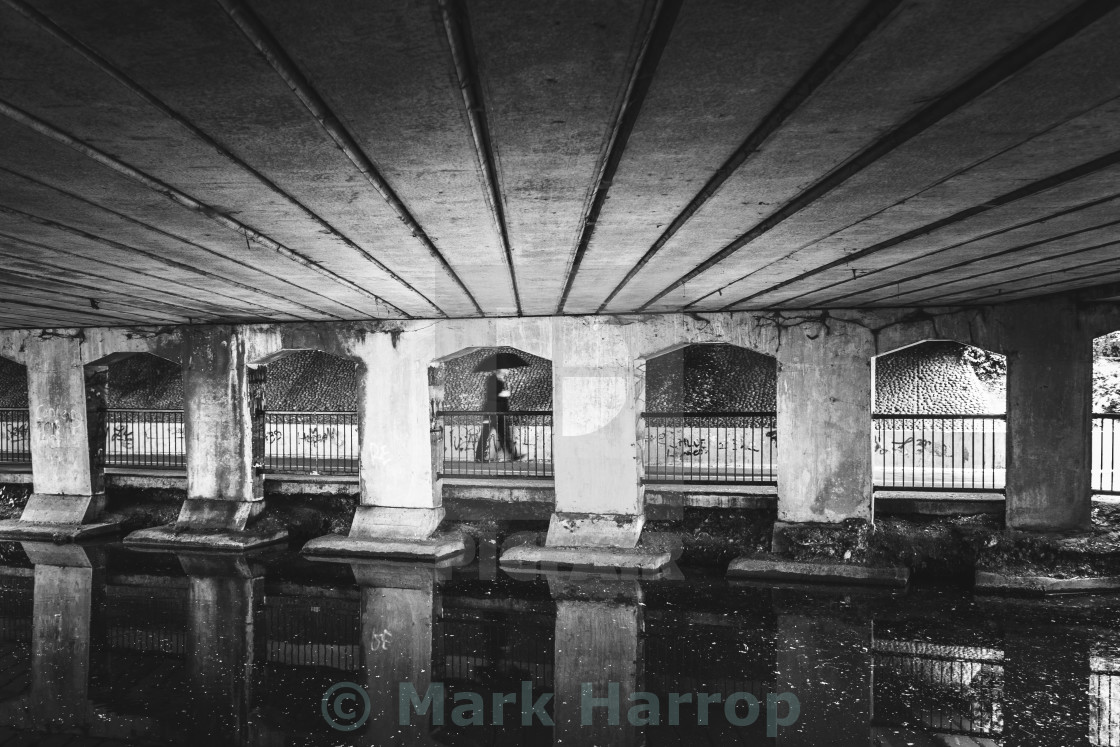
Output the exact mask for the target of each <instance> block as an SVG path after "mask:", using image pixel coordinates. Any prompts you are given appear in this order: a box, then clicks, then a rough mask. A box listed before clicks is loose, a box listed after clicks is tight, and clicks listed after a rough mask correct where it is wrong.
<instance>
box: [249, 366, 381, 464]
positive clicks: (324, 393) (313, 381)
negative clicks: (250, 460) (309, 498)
mask: <svg viewBox="0 0 1120 747" xmlns="http://www.w3.org/2000/svg"><path fill="white" fill-rule="evenodd" d="M360 367H361V363H360V362H359V361H356V360H352V359H349V358H343V357H340V356H337V355H331V354H330V353H325V352H322V351H319V350H284V351H281V352H279V353H277V354H274V355H271V356H269V357H268V358H267V359H265V360H263V361H261V362H260V363H259V364H258V365H256V366H253V367H251V369H250V378H251V379H252V380H254V383H255V384H256V389H257V390H258V393H257V394H254V395H253V398H254V399H256V400H258V401H259V404H258V406H259V408H260V409H261V410H262V412H263V416H262V417H261V418H259V423H258V422H254V426H255V428H256V429H257V431H258V432H257V433H255V434H254V436H255V438H254V442H255V443H254V453H255V454H256V455H257V456H256V459H257V460H258V462H259V463H261V464H262V466H263V468H264V470H265V471H266V472H268V473H270V474H284V475H357V474H358V472H359V469H360V466H359V465H360V457H361V439H360V436H359V428H358V381H359V373H360Z"/></svg>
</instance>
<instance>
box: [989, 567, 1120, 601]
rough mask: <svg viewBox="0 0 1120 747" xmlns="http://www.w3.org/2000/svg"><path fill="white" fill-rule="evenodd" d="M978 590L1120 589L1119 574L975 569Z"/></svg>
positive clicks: (1076, 591)
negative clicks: (1071, 574)
mask: <svg viewBox="0 0 1120 747" xmlns="http://www.w3.org/2000/svg"><path fill="white" fill-rule="evenodd" d="M975 590H976V591H977V592H980V593H987V594H1029V595H1033V596H1041V595H1046V594H1094V593H1098V594H1099V593H1107V592H1120V576H1099V577H1097V578H1054V577H1053V576H1017V575H1014V574H1010V573H996V572H993V571H976V585H975Z"/></svg>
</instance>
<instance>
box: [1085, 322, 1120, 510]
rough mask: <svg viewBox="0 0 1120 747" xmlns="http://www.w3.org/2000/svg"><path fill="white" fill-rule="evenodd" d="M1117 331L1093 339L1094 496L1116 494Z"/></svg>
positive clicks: (1119, 478)
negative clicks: (1095, 494)
mask: <svg viewBox="0 0 1120 747" xmlns="http://www.w3.org/2000/svg"><path fill="white" fill-rule="evenodd" d="M1118 436H1120V331H1118V332H1111V333H1109V334H1107V335H1101V336H1100V337H1098V338H1096V339H1095V340H1093V447H1092V448H1093V451H1092V470H1093V473H1092V487H1093V492H1094V493H1102V494H1108V495H1120V475H1118V474H1117V473H1118V471H1120V438H1118Z"/></svg>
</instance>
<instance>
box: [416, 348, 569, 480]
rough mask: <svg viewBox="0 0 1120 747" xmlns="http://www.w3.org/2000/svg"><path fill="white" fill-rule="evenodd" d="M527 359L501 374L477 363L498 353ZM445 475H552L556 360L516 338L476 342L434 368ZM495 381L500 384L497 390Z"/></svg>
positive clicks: (432, 389) (431, 379)
mask: <svg viewBox="0 0 1120 747" xmlns="http://www.w3.org/2000/svg"><path fill="white" fill-rule="evenodd" d="M507 354H512V355H516V356H518V357H519V358H520V359H522V360H524V361H525V362H526V363H528V365H527V366H523V367H515V368H510V369H509V370H508V371H507V373H506V374H505V376H504V377H503V378H501V379H497V378H495V375H494V374H493V373H490V374H488V373H487V372H486V371H478V370H476V367H477V366H479V365H480V364H482V363H483V362H484V359H485V358H487V357H488V356H491V355H507ZM428 383H429V396H430V398H431V408H432V413H431V414H432V421H433V431H434V432H436V433H437V434H438V439H439V443H438V444H437V445H436V446H435V448H436V449H437V457H436V462H437V464H438V465H439V467H438V470H437V471H438V473H439V475H440V476H441V477H444V476H456V477H471V476H476V475H479V476H485V478H487V479H493V478H501V477H550V476H551V475H552V406H553V402H552V391H553V387H552V361H551V360H550V359H548V358H545V357H543V356H539V355H535V354H533V353H530V352H527V351H526V350H523V349H521V348H517V347H513V346H509V345H496V346H482V345H474V346H468V347H465V348H462V349H460V350H457V351H455V352H453V353H449V354H447V355H444V356H441V357H439V358H437V359H435V360H433V361H432V362H431V364H430V365H429V367H428ZM490 387H497V389H495V390H494V391H490V390H489V388H490Z"/></svg>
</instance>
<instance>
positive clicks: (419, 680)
mask: <svg viewBox="0 0 1120 747" xmlns="http://www.w3.org/2000/svg"><path fill="white" fill-rule="evenodd" d="M351 567H352V569H353V571H354V578H355V579H356V580H357V582H358V584H359V586H361V589H362V663H363V668H364V671H365V678H366V679H365V690H366V693H367V694H368V696H369V699H370V708H369V712H368V713H369V720H368V722H367V723H365V724H364V726H363V727H362V728H363V729H364V731H363V732H361V733H364V734H365V735H367V736H370V737H376V739H375V741H376V743H377V744H384V745H401V746H402V747H404V746H405V745H409V746H410V747H413V746H415V747H419V746H420V745H428V744H431V745H434V744H437V742H436V740H433V739H431V738H430V732H431V729H432V716H433V711H434V709H433V710H429V711H428V712H427V713H425V714H419V713H417V712H415V711H414V710H413V711H411V712H410V713H409V715H408V718H407V720H405V722H404V723H402V719H401V718H400V715H401V714H400V710H401V692H402V688H403V689H405V690H407V688H409V687H411V688H412V689H413V690H415V692H416V693H417V694H418V696H419V698H423V697H424V696H425V694H426V693H427V692H428V687H429V685H431V684H432V669H433V661H432V644H433V640H434V638H435V636H436V635H437V632H436V629H437V621H438V618H439V614H440V610H439V604H440V603H439V595H438V593H437V589H436V585H437V582H438V581H439V580H440V578H441V577H444V576H445V575H446V574H447V572H448V571H447V570H446V569H444V568H439V567H437V566H435V565H433V564H428V563H416V562H413V563H403V562H399V561H396V562H394V561H391V560H369V561H357V562H354V563H352V564H351ZM448 700H450V697H449V696H448ZM408 703H409V701H408V699H407V697H405V699H404V705H405V707H406V708H407V707H408ZM361 705H362V704H361V703H359V704H357V706H356V707H361ZM451 708H452V706H451V705H447V707H446V708H445V710H446V712H447V714H448V715H449V714H450V712H451ZM332 716H335V717H339V721H340V723H344V724H345V723H346V721H347V719H346V717H345V715H344V714H337V713H332ZM351 720H352V719H351Z"/></svg>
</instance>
